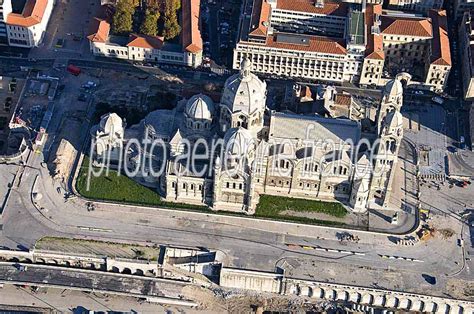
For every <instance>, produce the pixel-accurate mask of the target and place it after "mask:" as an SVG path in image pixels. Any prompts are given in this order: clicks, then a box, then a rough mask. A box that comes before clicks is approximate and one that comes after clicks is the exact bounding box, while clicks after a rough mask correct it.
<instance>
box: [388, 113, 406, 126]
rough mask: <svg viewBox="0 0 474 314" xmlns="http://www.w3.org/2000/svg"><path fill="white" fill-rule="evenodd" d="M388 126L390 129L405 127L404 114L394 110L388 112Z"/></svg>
mask: <svg viewBox="0 0 474 314" xmlns="http://www.w3.org/2000/svg"><path fill="white" fill-rule="evenodd" d="M386 126H387V127H388V128H389V129H399V128H401V127H403V115H402V114H401V113H400V112H399V111H396V110H395V111H392V112H389V113H388V114H387V117H386Z"/></svg>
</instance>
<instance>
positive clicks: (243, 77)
mask: <svg viewBox="0 0 474 314" xmlns="http://www.w3.org/2000/svg"><path fill="white" fill-rule="evenodd" d="M250 68H251V63H250V61H249V60H248V59H244V61H242V64H241V70H240V73H238V74H234V75H232V76H231V77H229V78H228V79H227V81H226V82H225V87H224V92H223V94H222V99H221V103H222V104H223V105H225V106H226V107H227V108H229V110H230V111H231V112H232V113H235V112H242V113H244V114H246V115H250V114H252V113H253V112H255V111H257V110H264V109H265V100H266V90H267V85H266V83H265V82H263V81H261V80H260V79H259V78H258V77H257V76H256V75H255V74H253V73H251V72H250Z"/></svg>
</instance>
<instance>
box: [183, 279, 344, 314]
mask: <svg viewBox="0 0 474 314" xmlns="http://www.w3.org/2000/svg"><path fill="white" fill-rule="evenodd" d="M183 294H184V295H185V296H186V297H188V298H190V299H193V300H195V301H197V302H198V304H199V307H198V308H199V309H200V310H204V311H205V312H206V313H242V314H245V313H263V312H264V311H271V312H285V313H308V312H319V313H320V312H323V311H325V310H327V309H330V308H334V307H335V306H336V305H335V304H334V303H331V302H327V301H324V300H318V301H315V300H311V301H310V300H305V299H303V298H296V297H291V296H280V295H275V294H270V293H261V292H258V293H257V292H253V291H248V290H228V289H221V288H216V289H214V290H212V289H211V290H209V289H204V288H198V287H195V286H188V287H185V288H184V289H183Z"/></svg>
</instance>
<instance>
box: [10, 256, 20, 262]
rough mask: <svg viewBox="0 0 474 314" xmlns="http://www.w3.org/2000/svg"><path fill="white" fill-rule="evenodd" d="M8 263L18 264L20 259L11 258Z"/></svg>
mask: <svg viewBox="0 0 474 314" xmlns="http://www.w3.org/2000/svg"><path fill="white" fill-rule="evenodd" d="M8 261H9V262H13V263H19V262H20V259H19V258H17V257H12V258H10V259H9V260H8Z"/></svg>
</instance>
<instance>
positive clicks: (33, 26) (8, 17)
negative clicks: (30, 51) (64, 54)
mask: <svg viewBox="0 0 474 314" xmlns="http://www.w3.org/2000/svg"><path fill="white" fill-rule="evenodd" d="M53 6H54V0H26V1H13V0H4V1H3V3H1V13H2V14H1V18H0V40H2V39H3V42H5V34H6V39H7V40H6V43H8V45H10V46H16V47H24V48H31V47H35V46H38V45H39V44H40V43H41V42H42V40H43V38H44V34H45V32H46V27H47V25H48V22H49V18H50V17H51V13H52V11H53Z"/></svg>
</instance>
